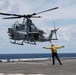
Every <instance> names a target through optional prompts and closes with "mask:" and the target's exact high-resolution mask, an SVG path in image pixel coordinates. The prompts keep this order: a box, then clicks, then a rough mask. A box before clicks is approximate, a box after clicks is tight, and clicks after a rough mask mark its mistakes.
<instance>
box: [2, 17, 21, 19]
mask: <svg viewBox="0 0 76 75" xmlns="http://www.w3.org/2000/svg"><path fill="white" fill-rule="evenodd" d="M17 18H21V17H6V18H3V19H17Z"/></svg>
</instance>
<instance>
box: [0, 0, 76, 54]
mask: <svg viewBox="0 0 76 75" xmlns="http://www.w3.org/2000/svg"><path fill="white" fill-rule="evenodd" d="M54 7H59V9H56V10H53V11H49V12H46V13H42V14H39V16H42V18H40V19H32V21H33V23H34V24H35V25H36V26H37V27H38V28H40V29H42V30H44V31H45V32H46V33H47V34H46V35H45V37H47V36H48V35H49V34H50V30H51V29H53V22H55V26H56V27H57V28H59V30H58V33H57V35H58V40H56V41H55V40H54V41H52V42H53V44H55V45H58V46H65V47H64V48H62V49H60V50H58V52H59V53H76V1H75V0H0V12H3V13H13V14H22V15H23V14H26V15H27V14H31V13H37V12H40V11H44V10H47V9H50V8H54ZM3 17H6V16H3V15H0V54H20V53H50V52H51V51H50V50H45V49H43V47H44V46H45V47H49V46H50V45H51V43H50V42H37V45H31V44H26V43H24V45H23V46H22V45H15V44H11V43H10V41H11V40H10V39H9V36H8V33H7V31H8V28H10V27H11V26H12V25H13V24H14V22H15V21H19V23H21V22H22V19H14V20H4V19H2V18H3ZM19 42H20V43H21V41H19Z"/></svg>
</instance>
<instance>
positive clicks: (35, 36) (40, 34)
mask: <svg viewBox="0 0 76 75" xmlns="http://www.w3.org/2000/svg"><path fill="white" fill-rule="evenodd" d="M55 9H58V7H55V8H52V9H49V10H45V11H42V12H38V13H33V14H28V15H18V14H8V13H0V15H6V16H11V17H6V18H3V19H17V18H24V19H23V22H22V24H20V23H19V22H18V21H16V22H15V23H14V25H13V26H12V27H11V28H8V35H9V36H10V39H12V40H14V42H11V43H13V44H19V45H23V43H24V42H25V43H29V44H36V42H37V41H39V42H46V41H50V42H51V40H57V34H56V32H57V30H58V29H59V28H57V29H56V28H55V26H54V30H51V32H50V35H49V36H48V37H45V36H44V34H45V32H44V31H43V30H41V29H38V28H37V27H36V26H35V25H34V24H33V23H32V20H31V19H30V18H41V16H36V15H37V14H41V13H44V12H47V11H51V10H55ZM25 19H26V20H25ZM53 34H55V36H56V38H55V39H53V38H52V36H53ZM17 40H22V42H21V43H16V41H17Z"/></svg>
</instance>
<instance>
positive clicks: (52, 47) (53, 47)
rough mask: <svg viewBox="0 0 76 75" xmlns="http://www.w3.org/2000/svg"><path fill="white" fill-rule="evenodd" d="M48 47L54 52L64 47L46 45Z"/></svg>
mask: <svg viewBox="0 0 76 75" xmlns="http://www.w3.org/2000/svg"><path fill="white" fill-rule="evenodd" d="M45 48H46V49H51V51H52V52H53V53H55V52H57V49H59V48H62V46H51V47H45Z"/></svg>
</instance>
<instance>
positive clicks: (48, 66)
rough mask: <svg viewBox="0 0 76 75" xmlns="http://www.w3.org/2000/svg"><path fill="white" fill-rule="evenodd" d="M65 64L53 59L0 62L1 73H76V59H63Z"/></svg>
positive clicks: (74, 74)
mask: <svg viewBox="0 0 76 75" xmlns="http://www.w3.org/2000/svg"><path fill="white" fill-rule="evenodd" d="M61 61H62V64H63V65H59V63H58V61H56V63H55V65H52V61H51V60H46V61H35V62H34V61H33V62H3V63H2V62H0V75H31V74H33V75H76V59H61Z"/></svg>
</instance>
